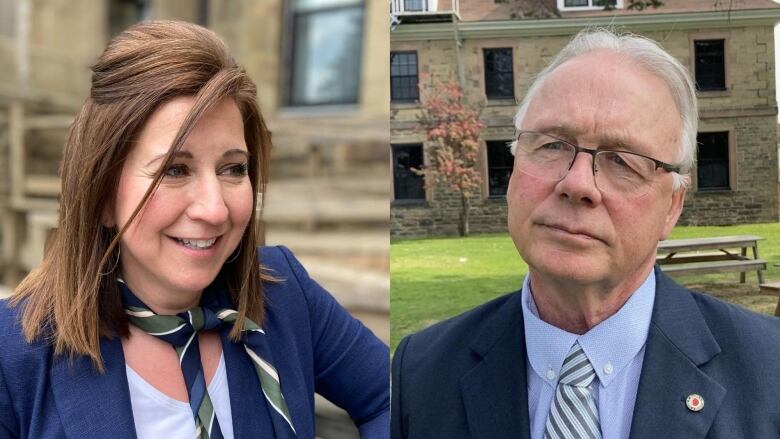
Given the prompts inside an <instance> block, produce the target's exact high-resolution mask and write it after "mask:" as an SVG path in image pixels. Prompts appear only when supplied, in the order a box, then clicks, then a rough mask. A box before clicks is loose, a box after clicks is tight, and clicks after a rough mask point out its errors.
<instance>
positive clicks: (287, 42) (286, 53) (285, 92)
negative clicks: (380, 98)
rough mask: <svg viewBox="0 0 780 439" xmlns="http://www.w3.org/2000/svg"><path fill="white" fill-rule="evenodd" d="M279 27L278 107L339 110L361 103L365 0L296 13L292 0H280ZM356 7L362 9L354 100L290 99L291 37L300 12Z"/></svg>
mask: <svg viewBox="0 0 780 439" xmlns="http://www.w3.org/2000/svg"><path fill="white" fill-rule="evenodd" d="M283 3H284V6H283V11H282V14H283V20H282V23H283V26H282V44H281V49H282V50H281V54H282V55H281V57H280V63H279V67H278V68H279V70H278V71H279V82H278V84H279V90H280V91H279V98H280V99H279V108H281V109H284V110H290V109H304V110H309V109H311V110H315V111H317V110H316V109H319V108H339V109H341V108H343V109H350V108H355V107H358V106H359V105H360V104H361V102H362V98H363V97H362V91H363V73H364V67H363V62H364V61H365V54H364V52H365V50H366V47H365V44H364V40H365V38H364V37H365V34H366V29H367V23H366V20H368V12H369V11H368V6H369V5H368V4H367V3H368V2H367V0H360V1H359V3H356V4H349V5H336V6H328V7H324V8H320V9H316V10H312V11H304V12H297V11H296V7H295V1H285V2H283ZM356 7H360V8H362V11H363V17H362V20H361V21H360V49H359V56H360V59H359V60H358V76H357V83H356V87H357V93H356V95H355V96H356V97H355V100H354V101H351V100H350V101H348V100H340V101H329V102H319V103H297V102H293V86H294V85H295V84H294V82H293V75H294V72H295V66H294V62H295V36H296V25H297V22H298V19H299V17H300V16H301V15H314V14H317V13H322V12H332V11H336V10H339V9H352V8H356Z"/></svg>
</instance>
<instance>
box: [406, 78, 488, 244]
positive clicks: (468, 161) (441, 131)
mask: <svg viewBox="0 0 780 439" xmlns="http://www.w3.org/2000/svg"><path fill="white" fill-rule="evenodd" d="M421 101H422V102H421V110H422V111H421V114H420V116H419V117H418V121H419V123H420V129H421V130H422V131H423V133H424V135H425V140H426V142H427V144H428V157H429V161H428V164H427V165H426V166H425V167H423V169H421V170H419V171H418V172H419V173H420V174H423V175H425V176H426V179H425V181H426V185H427V186H429V187H434V186H437V187H439V188H445V189H449V190H451V191H453V192H455V193H457V194H458V195H459V197H460V205H461V210H460V223H459V233H460V235H461V236H468V234H469V210H470V206H471V199H472V198H474V197H477V196H479V195H480V192H481V188H482V175H481V174H480V172H479V171H478V170H477V169H476V164H477V154H478V153H479V145H480V141H479V133H480V132H481V131H482V129H483V128H485V124H484V123H482V122H481V121H480V120H479V115H480V112H479V110H478V109H477V108H476V107H473V106H471V105H469V104H468V103H467V102H465V99H464V97H463V91H462V89H461V87H460V85H459V84H458V83H457V82H449V83H444V84H440V85H437V86H435V87H432V88H428V91H427V93H423V96H422V99H421Z"/></svg>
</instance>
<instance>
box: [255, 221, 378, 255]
mask: <svg viewBox="0 0 780 439" xmlns="http://www.w3.org/2000/svg"><path fill="white" fill-rule="evenodd" d="M265 242H266V245H284V246H287V247H289V248H290V249H291V250H292V251H293V252H294V253H295V254H296V255H299V256H303V255H314V256H322V255H330V256H332V255H348V256H364V257H375V258H384V259H386V258H387V257H388V251H389V248H390V238H389V235H388V231H387V228H386V227H377V228H372V229H364V230H349V231H341V232H339V231H331V232H320V231H318V232H316V233H305V232H301V231H300V230H294V229H289V228H282V227H268V228H267V229H266V234H265Z"/></svg>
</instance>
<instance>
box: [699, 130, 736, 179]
mask: <svg viewBox="0 0 780 439" xmlns="http://www.w3.org/2000/svg"><path fill="white" fill-rule="evenodd" d="M697 141H698V143H699V151H698V155H697V158H696V163H697V164H696V166H697V171H696V172H697V174H696V177H697V180H698V186H699V190H704V191H706V190H717V189H729V133H728V131H722V132H717V133H699V134H698V136H697Z"/></svg>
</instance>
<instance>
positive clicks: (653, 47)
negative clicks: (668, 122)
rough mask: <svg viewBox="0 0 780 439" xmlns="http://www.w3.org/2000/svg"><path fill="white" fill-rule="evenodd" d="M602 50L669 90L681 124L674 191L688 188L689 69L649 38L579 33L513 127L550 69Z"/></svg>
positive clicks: (692, 147)
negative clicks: (637, 67) (632, 64)
mask: <svg viewBox="0 0 780 439" xmlns="http://www.w3.org/2000/svg"><path fill="white" fill-rule="evenodd" d="M604 50H606V51H611V52H614V53H617V54H620V55H623V56H625V57H626V58H628V59H629V60H632V61H634V62H636V63H637V64H639V65H641V66H642V67H644V68H645V69H647V70H648V71H649V72H650V73H652V74H654V75H655V76H657V77H658V78H660V79H661V80H662V81H663V82H664V83H665V84H666V85H667V87H669V91H670V92H671V94H672V97H673V98H674V102H675V104H676V105H677V111H678V112H679V113H680V118H681V122H682V130H681V136H680V146H679V152H678V155H677V163H676V165H677V166H679V167H680V172H679V173H673V175H674V190H678V189H680V188H682V187H687V186H688V184H689V183H690V172H691V168H692V167H693V164H694V161H695V160H696V133H697V130H698V123H699V112H698V103H697V100H696V89H695V88H694V85H693V81H692V80H691V77H690V74H689V73H688V70H687V69H686V68H685V67H684V66H683V65H682V64H681V63H680V62H679V61H678V60H677V59H676V58H674V57H673V56H672V55H670V54H669V53H668V52H666V51H665V50H664V49H663V48H662V47H661V46H660V45H659V44H658V43H656V42H655V41H653V40H651V39H649V38H645V37H642V36H639V35H635V34H631V33H625V34H617V33H615V32H614V31H611V30H607V29H586V30H583V31H581V32H580V33H578V34H577V35H576V36H575V37H574V38H573V39H572V40H571V41H570V42H569V44H567V45H566V47H564V48H563V49H562V50H561V51H560V52H559V53H558V55H557V56H556V57H555V59H554V60H553V62H552V63H551V64H550V65H548V66H547V67H546V68H545V69H544V70H542V71H541V72H540V73H539V75H538V76H537V77H536V79H535V80H534V83H533V84H531V87H530V88H529V89H528V93H526V95H525V97H523V101H522V102H521V103H520V108H519V109H518V110H517V114H516V115H515V128H516V129H518V130H519V129H520V127H521V126H522V123H523V118H524V117H525V114H526V112H527V111H528V106H529V105H530V103H531V100H533V98H534V95H536V93H537V92H538V91H539V89H541V87H542V84H543V83H544V81H545V79H547V77H548V76H549V75H550V73H552V71H553V70H555V69H556V68H558V66H560V65H561V64H563V63H565V62H566V61H569V60H571V59H573V58H576V57H578V56H580V55H584V54H586V53H590V52H594V51H604ZM516 147H517V139H515V142H513V143H512V146H511V148H512V154H513V155H514V153H515V148H516Z"/></svg>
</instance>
